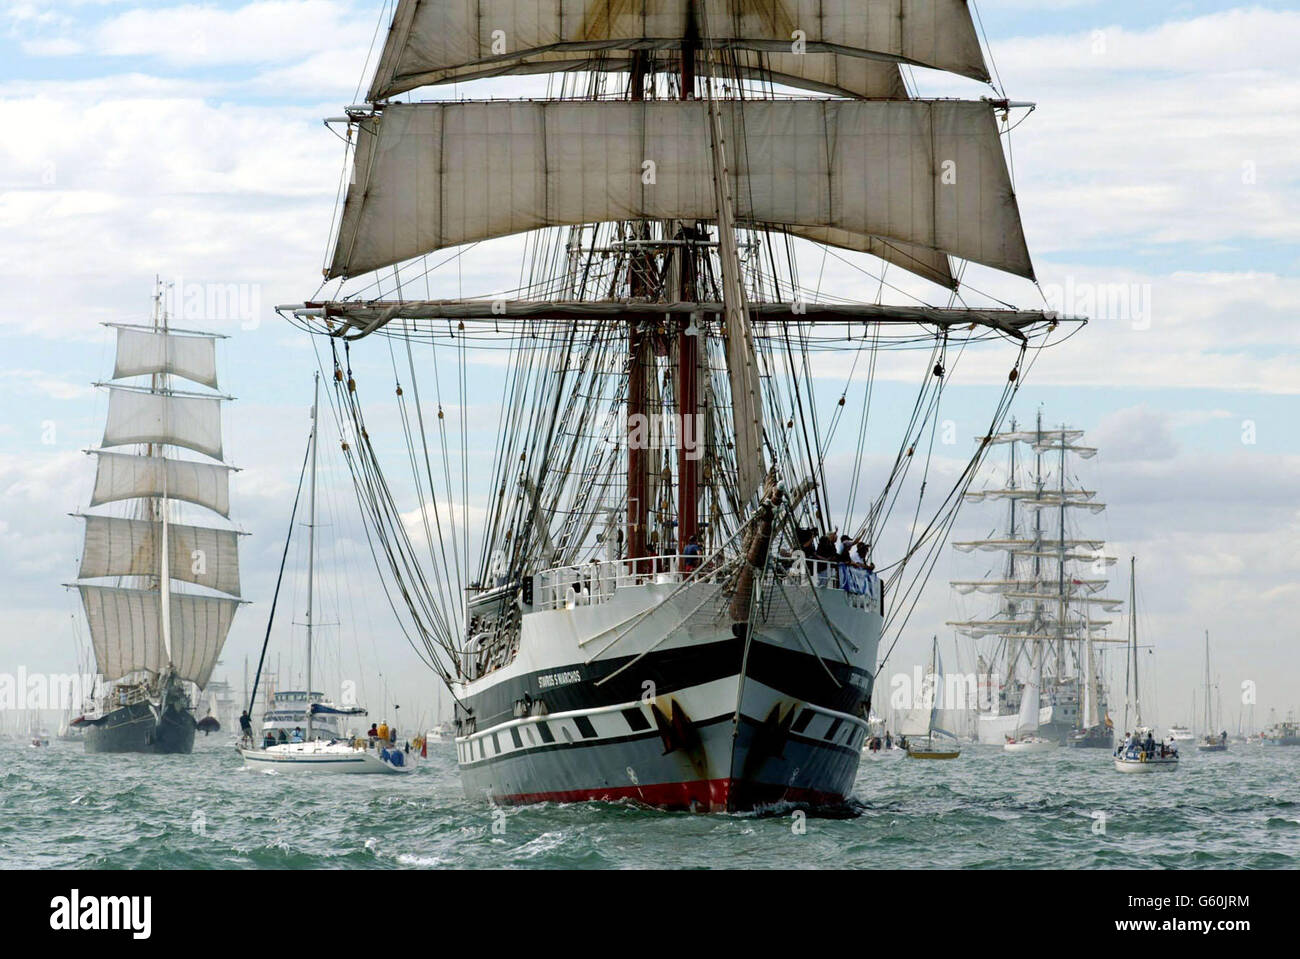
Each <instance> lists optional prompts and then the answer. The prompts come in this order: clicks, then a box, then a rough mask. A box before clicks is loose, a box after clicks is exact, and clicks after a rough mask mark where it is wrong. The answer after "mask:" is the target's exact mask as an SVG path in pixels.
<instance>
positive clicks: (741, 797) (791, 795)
mask: <svg viewBox="0 0 1300 959" xmlns="http://www.w3.org/2000/svg"><path fill="white" fill-rule="evenodd" d="M494 798H495V799H496V801H497V802H501V803H508V804H515V805H523V804H526V803H539V802H592V801H599V802H617V801H619V800H631V801H633V802H639V803H644V804H645V805H647V806H656V807H659V808H663V809H706V810H708V811H710V812H721V811H725V810H726V809H728V808H732V807H733V806H734V807H738V808H748V807H752V806H754V805H756V804H770V803H778V802H790V803H810V804H812V805H818V806H822V805H834V804H837V803H842V802H844V799H845V797H843V796H838V795H833V794H831V793H826V792H820V791H818V790H814V789H796V788H784V787H780V786H770V785H766V784H763V783H744V784H741V785H740V786H739V788H738V787H737V784H736V781H735V780H733V779H696V780H691V781H689V782H680V783H654V784H650V785H645V786H605V787H602V788H600V789H566V790H563V791H560V792H544V793H516V794H514V795H509V796H496V797H494ZM742 804H743V805H742Z"/></svg>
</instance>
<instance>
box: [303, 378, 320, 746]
mask: <svg viewBox="0 0 1300 959" xmlns="http://www.w3.org/2000/svg"><path fill="white" fill-rule="evenodd" d="M319 407H320V373H319V372H317V373H316V376H315V381H314V384H313V388H312V398H311V491H310V493H309V494H308V501H307V504H308V505H307V735H306V737H305V739H306V741H307V742H311V715H312V714H311V706H312V703H311V630H312V598H313V597H312V587H313V586H314V585H315V582H316V575H315V574H316V568H315V567H316V435H317V434H316V429H317V427H316V416H317V410H318V409H319Z"/></svg>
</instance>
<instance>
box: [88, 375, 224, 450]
mask: <svg viewBox="0 0 1300 959" xmlns="http://www.w3.org/2000/svg"><path fill="white" fill-rule="evenodd" d="M108 389H109V396H108V423H107V425H106V426H105V427H104V440H103V443H102V445H103V446H126V445H130V444H135V443H162V444H166V445H168V446H183V447H185V448H186V449H191V450H194V451H195V452H198V453H206V454H207V455H208V456H211V457H213V458H214V459H221V400H220V399H219V398H217V397H213V396H181V395H177V394H167V393H148V392H144V391H141V390H134V389H125V388H122V387H116V386H110V387H109V388H108Z"/></svg>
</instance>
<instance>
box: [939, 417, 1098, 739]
mask: <svg viewBox="0 0 1300 959" xmlns="http://www.w3.org/2000/svg"><path fill="white" fill-rule="evenodd" d="M1084 435H1085V434H1084V431H1083V430H1079V429H1071V428H1069V427H1068V426H1065V425H1062V426H1060V427H1059V428H1048V427H1046V426H1045V425H1044V423H1043V413H1042V411H1041V410H1040V411H1039V412H1038V416H1037V420H1036V422H1035V423H1034V424H1033V426H1032V427H1031V428H1028V429H1026V428H1024V427H1022V426H1020V425H1018V424H1017V423H1016V421H1015V420H1012V421H1011V425H1010V429H1009V430H1007V431H1005V432H1001V433H999V434H997V435H996V436H994V437H993V438H992V440H991V445H993V446H995V447H999V448H1005V449H1006V451H1007V453H1006V455H1007V463H1006V467H1005V478H1004V479H1003V480H1002V481H1001V482H1000V483H998V484H997V485H996V486H994V487H993V488H988V489H980V490H972V491H971V492H969V493H967V494H966V497H965V499H966V501H967V502H968V503H990V502H1005V503H1006V522H1005V525H1004V526H1002V527H1001V528H1000V529H998V530H996V531H995V532H994V533H992V534H991V535H990V536H987V537H985V538H983V539H978V540H963V541H958V542H955V543H953V544H952V545H953V548H954V549H955V550H957V551H959V552H962V553H975V552H979V553H993V554H996V555H998V556H999V557H1000V558H999V562H998V564H997V566H995V567H994V569H993V571H992V572H991V573H989V574H988V575H986V576H985V577H984V578H983V579H975V580H969V579H967V580H953V581H952V582H951V583H950V584H949V585H950V586H952V588H953V590H954V591H955V592H957V593H958V594H971V593H977V594H981V595H991V596H997V597H998V603H997V606H996V607H995V608H994V609H993V610H991V611H989V612H988V613H985V614H984V615H981V616H978V617H975V618H971V619H964V620H959V621H954V622H950V623H949V624H948V625H949V626H952V627H953V628H954V629H955V630H956V631H957V632H958V633H959V634H961V635H963V636H966V637H969V638H970V639H971V640H972V641H973V642H974V643H976V644H977V647H976V649H977V664H978V666H977V676H978V681H979V683H980V686H981V687H982V688H984V689H986V690H987V691H988V692H987V697H981V698H987V700H988V702H987V705H986V706H983V707H982V709H981V712H980V713H979V715H978V717H977V719H976V728H977V730H978V737H979V740H980V741H981V742H1002V741H1003V740H1004V739H1005V738H1006V736H1008V735H1010V734H1013V733H1014V732H1015V730H1016V729H1017V728H1018V727H1022V726H1023V725H1024V720H1023V718H1022V716H1021V709H1020V704H1021V701H1022V699H1023V696H1024V695H1025V691H1026V685H1025V683H1024V682H1023V679H1022V677H1023V676H1024V674H1025V673H1026V672H1027V670H1029V669H1030V668H1031V662H1030V661H1031V659H1032V656H1033V649H1034V648H1035V645H1036V644H1040V643H1046V644H1047V649H1046V650H1045V651H1044V652H1043V656H1044V664H1043V665H1044V670H1045V672H1046V673H1047V676H1046V679H1045V681H1043V682H1040V684H1039V697H1040V701H1039V703H1038V706H1039V715H1038V734H1039V735H1041V736H1042V737H1044V738H1047V739H1055V740H1057V741H1058V742H1060V743H1062V744H1065V743H1068V744H1069V745H1071V746H1074V747H1104V748H1106V749H1110V748H1111V739H1112V730H1111V727H1110V723H1109V722H1108V720H1107V718H1106V717H1107V701H1106V690H1105V688H1104V687H1103V685H1102V682H1101V677H1100V669H1099V667H1100V662H1099V659H1100V657H1099V656H1098V652H1099V650H1100V649H1101V648H1102V646H1103V644H1105V643H1108V642H1118V640H1112V639H1109V638H1108V637H1107V636H1106V628H1107V627H1108V626H1109V625H1110V621H1109V620H1107V619H1105V618H1098V617H1096V616H1094V615H1093V612H1094V610H1100V611H1103V612H1113V611H1116V610H1118V609H1119V608H1121V605H1122V603H1121V601H1120V600H1117V599H1112V598H1109V597H1107V596H1105V595H1103V592H1102V591H1103V590H1105V588H1106V587H1107V585H1109V579H1108V577H1107V575H1106V574H1105V570H1106V568H1107V567H1109V566H1110V565H1112V564H1113V563H1114V562H1115V559H1114V558H1113V557H1110V556H1106V555H1104V553H1103V549H1104V547H1105V543H1104V541H1103V540H1101V539H1098V538H1096V537H1095V536H1094V535H1091V534H1089V533H1088V532H1087V531H1085V530H1076V529H1074V528H1073V527H1074V520H1073V517H1074V516H1077V515H1080V514H1082V513H1090V514H1093V515H1097V514H1100V513H1103V512H1104V511H1105V509H1106V505H1105V504H1104V503H1102V502H1099V501H1098V500H1097V491H1096V490H1089V489H1080V488H1078V486H1079V484H1078V483H1077V482H1073V481H1072V480H1071V478H1070V474H1071V472H1072V471H1073V469H1074V464H1075V463H1076V462H1077V461H1078V460H1086V459H1091V458H1092V457H1094V456H1096V455H1097V449H1096V447H1091V446H1086V445H1084V443H1083V439H1084ZM1050 470H1055V474H1056V475H1055V476H1051V475H1049V471H1050ZM1049 656H1050V659H1049Z"/></svg>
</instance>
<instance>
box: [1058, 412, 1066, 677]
mask: <svg viewBox="0 0 1300 959" xmlns="http://www.w3.org/2000/svg"><path fill="white" fill-rule="evenodd" d="M1066 445H1067V444H1066V438H1065V425H1064V424H1062V426H1061V475H1060V477H1059V479H1060V482H1059V483H1058V484H1057V487H1058V490H1059V492H1060V497H1061V505H1060V524H1059V527H1058V530H1057V542H1056V550H1057V556H1058V560H1057V563H1056V568H1057V586H1056V588H1057V614H1056V636H1057V640H1056V681H1057V682H1058V683H1059V682H1061V680H1062V679H1063V678H1064V674H1065V448H1066Z"/></svg>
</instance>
